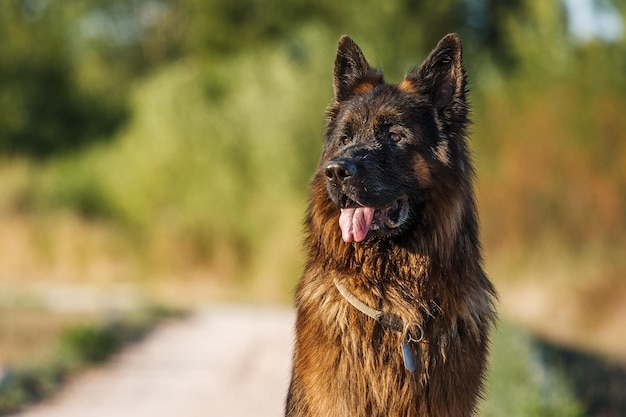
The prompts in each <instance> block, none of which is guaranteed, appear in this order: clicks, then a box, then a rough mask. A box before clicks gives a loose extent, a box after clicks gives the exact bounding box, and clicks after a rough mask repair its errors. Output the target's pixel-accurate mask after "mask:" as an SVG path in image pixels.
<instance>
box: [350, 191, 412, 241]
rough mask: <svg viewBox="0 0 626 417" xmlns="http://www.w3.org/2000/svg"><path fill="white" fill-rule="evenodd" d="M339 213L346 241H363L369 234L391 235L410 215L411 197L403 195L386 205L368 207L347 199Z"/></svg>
mask: <svg viewBox="0 0 626 417" xmlns="http://www.w3.org/2000/svg"><path fill="white" fill-rule="evenodd" d="M343 203H344V204H342V206H343V208H342V209H341V214H340V215H339V227H340V228H341V237H342V238H343V240H344V242H352V241H355V242H361V241H362V240H364V239H365V238H366V237H367V235H368V234H371V235H383V236H384V235H390V234H393V232H394V231H396V230H398V228H400V226H402V225H403V224H404V223H405V222H406V221H407V219H408V217H409V199H408V197H407V196H402V197H400V198H398V199H396V200H394V201H392V202H391V203H389V204H387V205H386V206H384V207H380V208H375V207H367V206H364V205H361V204H359V203H358V202H356V201H353V200H350V199H346V201H344V202H343Z"/></svg>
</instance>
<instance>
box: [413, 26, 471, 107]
mask: <svg viewBox="0 0 626 417" xmlns="http://www.w3.org/2000/svg"><path fill="white" fill-rule="evenodd" d="M462 58H463V51H462V47H461V39H460V38H459V36H458V35H457V34H456V33H451V34H449V35H446V36H445V37H444V38H443V39H442V40H441V41H439V43H438V44H437V46H436V47H435V49H433V50H432V52H431V53H430V54H429V55H428V57H427V58H426V60H424V63H423V64H422V65H421V66H420V67H419V68H418V69H417V70H414V71H411V72H409V73H408V74H407V75H406V77H405V78H404V81H403V82H402V83H401V85H403V86H407V85H408V86H411V87H413V88H414V89H416V90H417V91H418V92H419V93H421V94H424V95H425V96H426V97H428V98H429V99H430V102H431V103H432V104H433V105H434V106H435V107H436V108H437V109H439V110H443V109H446V108H449V107H451V106H452V105H453V104H454V103H455V102H457V103H459V102H460V103H465V88H466V84H467V81H466V78H465V69H464V68H463V59H462Z"/></svg>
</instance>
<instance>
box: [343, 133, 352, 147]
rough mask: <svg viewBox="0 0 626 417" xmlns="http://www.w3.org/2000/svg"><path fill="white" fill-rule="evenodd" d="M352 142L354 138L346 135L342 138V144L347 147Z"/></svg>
mask: <svg viewBox="0 0 626 417" xmlns="http://www.w3.org/2000/svg"><path fill="white" fill-rule="evenodd" d="M350 142H352V138H351V137H350V136H348V135H344V136H342V137H341V143H342V144H343V145H347V144H348V143H350Z"/></svg>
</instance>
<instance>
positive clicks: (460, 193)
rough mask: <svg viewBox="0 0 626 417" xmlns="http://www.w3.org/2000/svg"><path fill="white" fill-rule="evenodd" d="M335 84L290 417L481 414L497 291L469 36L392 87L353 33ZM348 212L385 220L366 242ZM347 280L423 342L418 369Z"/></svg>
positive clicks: (448, 44)
mask: <svg viewBox="0 0 626 417" xmlns="http://www.w3.org/2000/svg"><path fill="white" fill-rule="evenodd" d="M333 86H334V98H333V101H332V103H331V105H330V107H329V109H328V117H327V125H326V141H325V143H324V148H323V151H322V156H321V158H320V164H319V166H318V169H317V172H316V173H315V175H314V177H313V180H312V183H311V192H310V204H309V209H308V213H307V220H306V231H307V240H306V246H307V248H308V261H307V265H306V268H305V271H304V274H303V277H302V279H301V281H300V284H299V286H298V290H297V300H296V305H297V314H298V317H297V323H296V345H295V351H294V367H293V375H292V382H291V386H290V390H289V394H288V401H287V415H288V416H335V415H336V416H345V415H351V416H383V415H384V416H469V415H472V414H473V412H474V410H475V407H476V403H477V399H478V397H479V395H480V392H481V387H482V379H483V375H484V371H485V367H486V357H487V352H488V334H489V330H490V328H491V327H492V325H493V322H494V320H495V312H494V308H493V300H494V297H495V291H494V289H493V287H492V285H491V283H490V282H489V280H488V279H487V277H486V275H485V273H484V272H483V269H482V257H481V251H480V243H479V237H478V220H477V215H476V207H475V203H474V193H473V188H472V181H473V177H474V172H473V168H472V162H471V158H470V154H469V149H468V144H467V138H466V130H467V127H468V125H469V119H468V106H467V98H466V86H467V81H466V76H465V70H464V68H463V64H462V49H461V43H460V40H459V38H458V36H456V35H454V34H451V35H447V36H446V37H444V38H443V39H442V40H441V41H440V42H439V44H438V45H437V47H436V48H435V49H433V51H432V52H431V53H430V55H429V56H428V57H427V58H426V60H425V61H424V63H423V64H422V65H421V66H420V67H419V68H418V69H416V70H412V71H410V72H409V73H408V74H407V75H406V76H405V78H404V80H403V81H402V82H400V83H399V84H397V85H389V84H386V83H385V82H384V79H383V75H382V73H381V72H380V71H378V70H375V69H372V68H371V67H370V65H369V64H368V63H367V61H366V59H365V57H364V55H363V53H362V51H361V50H360V49H359V47H358V46H357V45H356V44H355V43H354V42H353V41H352V40H351V39H350V38H348V37H346V36H344V37H342V38H341V39H340V41H339V46H338V50H337V58H336V60H335V71H334V82H333ZM368 207H369V208H368ZM340 210H345V211H348V212H352V211H359V210H361V211H360V212H359V213H366V212H367V213H370V216H371V215H373V216H374V219H373V220H368V221H365V224H366V226H360V227H361V229H360V232H359V239H358V240H361V239H362V241H359V242H356V240H357V239H356V238H355V242H350V240H351V239H348V240H346V238H345V236H344V238H343V240H342V229H343V228H344V226H342V229H340V228H339V226H338V223H339V222H340ZM372 213H373V214H372ZM363 216H365V215H363ZM343 217H348V216H344V215H342V218H343ZM357 217H358V216H357V215H355V219H357ZM341 221H345V220H341ZM353 221H354V222H357V220H353ZM355 227H357V226H355ZM357 228H358V227H357ZM363 233H367V235H366V236H365V237H363ZM349 236H351V235H349ZM334 279H338V280H341V281H342V282H343V283H344V284H345V285H346V287H348V288H349V289H350V291H351V292H352V293H353V294H354V295H355V296H356V297H357V298H358V299H359V300H361V301H362V302H364V303H366V304H368V305H370V306H372V307H374V308H377V309H381V310H384V311H388V312H391V313H393V314H396V315H398V316H399V317H401V318H402V320H403V322H404V323H407V324H408V325H409V326H410V327H411V328H413V329H415V332H416V333H414V334H417V333H418V332H421V333H422V334H423V340H421V341H420V342H419V343H414V344H413V349H414V350H415V352H416V355H417V358H418V362H419V367H418V370H417V371H415V372H414V373H411V372H408V371H407V370H406V369H404V367H403V362H402V356H401V352H400V341H401V337H402V335H401V334H399V333H396V332H392V331H390V330H388V329H385V328H383V327H381V326H380V325H379V324H378V323H376V322H375V321H374V320H372V319H371V318H369V317H367V316H365V315H364V314H362V313H361V312H360V311H358V310H356V309H355V308H354V307H352V306H351V305H350V304H348V303H347V302H346V300H345V299H344V298H343V297H342V296H341V295H340V294H339V293H338V292H337V289H336V288H335V286H334V285H333V280H334Z"/></svg>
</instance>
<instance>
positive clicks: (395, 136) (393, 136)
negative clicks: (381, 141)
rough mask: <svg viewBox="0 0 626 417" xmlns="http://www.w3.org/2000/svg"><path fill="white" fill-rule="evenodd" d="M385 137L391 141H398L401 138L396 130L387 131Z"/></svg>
mask: <svg viewBox="0 0 626 417" xmlns="http://www.w3.org/2000/svg"><path fill="white" fill-rule="evenodd" d="M387 139H389V140H390V141H392V142H400V141H401V140H402V135H401V134H399V133H396V132H389V133H387Z"/></svg>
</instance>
